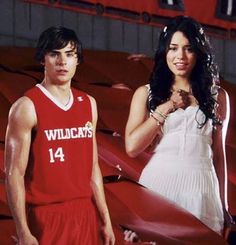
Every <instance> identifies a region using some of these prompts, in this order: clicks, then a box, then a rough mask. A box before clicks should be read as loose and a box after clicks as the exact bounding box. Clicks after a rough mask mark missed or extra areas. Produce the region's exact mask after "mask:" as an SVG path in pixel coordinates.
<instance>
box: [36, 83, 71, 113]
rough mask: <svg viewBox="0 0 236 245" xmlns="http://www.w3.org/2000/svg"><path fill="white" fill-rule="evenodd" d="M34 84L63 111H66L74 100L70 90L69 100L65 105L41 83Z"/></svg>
mask: <svg viewBox="0 0 236 245" xmlns="http://www.w3.org/2000/svg"><path fill="white" fill-rule="evenodd" d="M36 86H37V87H38V88H39V89H40V90H41V91H42V92H43V93H44V94H45V96H47V97H48V98H49V99H50V100H51V101H52V102H53V103H54V104H56V105H57V106H58V107H59V108H61V109H62V110H64V111H68V110H69V109H70V108H71V106H72V104H73V102H74V96H73V94H72V92H71V90H70V98H69V102H68V103H67V104H66V105H63V104H62V103H61V102H60V101H58V100H57V99H56V98H55V97H54V96H53V95H52V94H51V93H50V92H49V91H48V90H47V89H46V88H44V87H43V86H42V85H41V84H36Z"/></svg>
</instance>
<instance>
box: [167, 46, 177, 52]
mask: <svg viewBox="0 0 236 245" xmlns="http://www.w3.org/2000/svg"><path fill="white" fill-rule="evenodd" d="M169 50H172V51H176V50H177V48H176V47H169Z"/></svg>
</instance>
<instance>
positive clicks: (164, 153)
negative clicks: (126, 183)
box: [139, 106, 224, 233]
mask: <svg viewBox="0 0 236 245" xmlns="http://www.w3.org/2000/svg"><path fill="white" fill-rule="evenodd" d="M203 118H204V114H203V112H202V111H201V110H199V107H198V106H189V107H188V108H186V109H185V110H183V109H178V110H176V111H175V112H173V113H170V114H169V116H168V118H167V120H166V121H165V124H164V126H163V137H162V139H161V141H160V142H159V144H158V145H157V146H156V148H155V149H154V154H153V156H152V158H151V159H150V161H149V162H148V164H147V165H146V166H145V168H144V169H143V171H142V174H141V176H140V179H139V182H140V183H141V184H142V185H144V186H146V187H147V188H149V189H151V190H153V191H155V192H157V193H159V194H161V195H163V196H164V197H166V198H168V199H169V200H171V201H173V202H175V203H176V204H178V205H179V206H181V207H183V208H184V209H186V210H188V211H189V212H190V213H192V214H193V215H194V216H196V217H197V218H198V219H200V220H201V221H202V222H203V223H204V224H205V225H207V226H208V227H210V228H211V229H212V230H214V231H216V232H218V233H221V232H222V229H223V224H224V221H223V210H222V204H221V200H220V194H219V183H218V179H217V176H216V173H215V169H214V166H213V162H212V148H211V145H212V129H213V128H212V121H211V120H208V121H207V123H206V124H205V125H204V127H202V128H198V124H197V121H196V119H197V120H198V121H199V122H202V120H203Z"/></svg>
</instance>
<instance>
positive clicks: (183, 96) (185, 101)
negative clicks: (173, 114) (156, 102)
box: [170, 89, 191, 109]
mask: <svg viewBox="0 0 236 245" xmlns="http://www.w3.org/2000/svg"><path fill="white" fill-rule="evenodd" d="M189 95H190V94H189V93H188V92H186V91H184V90H182V89H179V90H177V91H173V92H172V95H171V97H170V100H171V101H172V102H173V109H178V108H182V109H185V108H187V107H188V106H189V105H190V103H191V100H190V97H189Z"/></svg>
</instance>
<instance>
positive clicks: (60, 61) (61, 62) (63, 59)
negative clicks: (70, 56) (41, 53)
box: [57, 54, 67, 65]
mask: <svg viewBox="0 0 236 245" xmlns="http://www.w3.org/2000/svg"><path fill="white" fill-rule="evenodd" d="M57 62H58V64H59V65H66V63H67V61H66V56H65V55H63V54H60V55H59V56H58V59H57Z"/></svg>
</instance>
